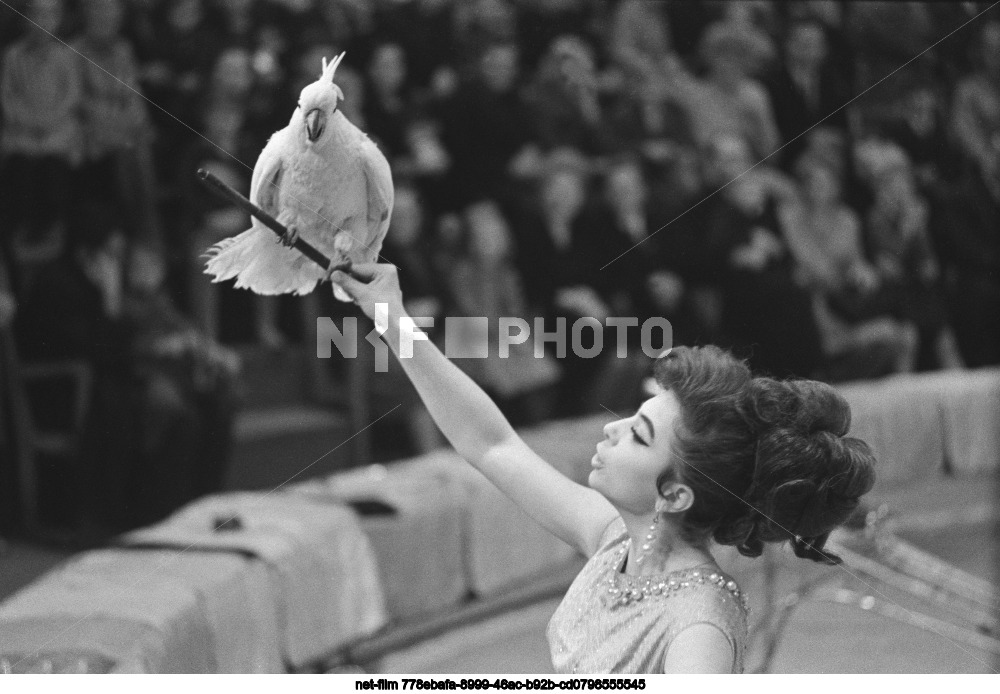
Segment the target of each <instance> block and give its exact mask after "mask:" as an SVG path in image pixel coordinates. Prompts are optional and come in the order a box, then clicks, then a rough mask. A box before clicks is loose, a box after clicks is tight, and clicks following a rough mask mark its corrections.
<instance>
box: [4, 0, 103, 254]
mask: <svg viewBox="0 0 1000 694" xmlns="http://www.w3.org/2000/svg"><path fill="white" fill-rule="evenodd" d="M27 17H28V20H29V21H31V22H34V23H35V24H36V25H37V26H38V28H37V29H36V30H34V31H28V32H26V33H25V34H24V36H23V38H21V39H20V40H18V41H16V42H15V43H13V44H12V45H11V46H9V47H8V48H7V49H6V51H5V52H4V54H3V58H2V60H3V65H2V67H0V70H2V72H0V110H2V112H3V130H2V133H0V186H2V187H3V189H4V191H5V193H4V199H5V201H6V202H5V204H4V205H3V206H2V207H3V211H0V227H2V228H0V239H2V246H3V249H4V251H5V252H6V253H8V254H9V255H11V256H12V257H17V256H23V255H24V251H25V250H27V249H29V248H33V249H36V250H40V249H45V248H46V247H47V250H48V255H49V256H51V255H54V254H58V252H59V249H60V245H61V243H62V242H63V239H64V237H65V224H66V203H67V199H68V196H69V193H70V188H71V185H70V179H71V177H72V176H73V168H74V167H75V166H77V165H79V163H80V159H81V158H82V156H83V146H82V145H83V143H82V140H81V138H80V123H79V121H78V120H77V111H78V110H79V109H80V106H81V97H82V84H81V75H80V72H79V70H78V69H77V65H76V60H75V57H74V55H73V53H72V52H71V51H70V50H69V49H67V48H66V47H65V46H64V45H63V44H62V43H60V42H59V39H58V36H59V34H60V33H61V29H62V24H63V5H62V3H61V2H59V1H58V0H32V1H31V2H30V3H29V4H28V12H27ZM15 248H16V251H17V252H14V251H15ZM43 255H44V253H43ZM15 270H16V268H15Z"/></svg>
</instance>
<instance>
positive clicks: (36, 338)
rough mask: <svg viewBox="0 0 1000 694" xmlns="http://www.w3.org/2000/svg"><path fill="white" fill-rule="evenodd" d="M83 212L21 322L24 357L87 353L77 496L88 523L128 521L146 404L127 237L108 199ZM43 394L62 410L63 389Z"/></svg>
mask: <svg viewBox="0 0 1000 694" xmlns="http://www.w3.org/2000/svg"><path fill="white" fill-rule="evenodd" d="M76 212H77V213H76V214H74V215H73V217H71V219H72V228H71V230H70V234H69V247H68V248H67V250H66V252H65V253H64V254H63V255H62V256H61V257H60V258H59V260H57V261H56V262H55V263H53V264H51V265H50V266H48V267H46V268H44V269H43V270H42V271H41V272H40V273H39V275H38V278H37V281H35V282H34V283H33V284H32V288H31V291H30V292H29V293H28V294H27V296H26V297H25V299H24V301H23V302H22V305H21V310H20V312H19V315H18V319H17V323H16V326H15V327H16V332H17V337H18V343H19V351H20V354H21V358H22V360H24V361H26V362H31V361H34V360H59V359H80V360H83V361H84V362H86V363H87V365H88V366H89V367H90V369H91V372H92V376H93V391H92V397H91V401H90V402H89V403H88V416H87V420H86V423H85V430H84V437H83V442H82V444H81V446H82V453H81V460H79V461H78V464H77V465H76V466H74V467H73V468H72V470H74V471H75V472H74V473H73V474H74V475H75V477H74V478H73V479H72V481H71V483H70V485H69V486H70V490H71V492H72V494H74V495H75V496H74V497H72V498H71V502H74V503H75V504H76V505H77V506H78V509H77V513H78V516H79V523H80V524H81V526H83V527H86V528H88V529H92V528H99V527H104V528H123V527H127V526H129V525H130V524H131V523H132V520H133V519H132V517H131V514H132V513H134V512H135V510H136V509H135V506H134V505H133V502H132V498H131V492H132V489H131V480H132V476H133V474H134V473H135V471H136V466H137V465H138V462H139V451H140V448H141V439H140V436H141V435H140V433H139V432H140V429H139V424H140V415H139V413H140V412H141V409H142V408H141V397H140V395H139V393H140V388H139V387H138V383H137V380H136V376H135V373H134V372H133V370H132V369H131V362H130V358H129V349H130V336H129V334H128V330H127V327H126V325H125V322H124V320H123V317H122V309H123V299H124V296H123V292H124V287H123V277H122V271H123V270H122V263H123V261H124V247H125V237H124V235H123V234H122V231H121V228H122V225H121V223H120V221H119V220H118V215H117V213H116V211H115V208H114V207H112V206H110V205H108V204H107V203H105V204H98V203H96V202H92V203H91V204H90V205H89V206H88V207H86V208H85V209H82V210H78V211H76ZM39 397H40V402H39V406H38V409H39V410H40V411H46V412H48V411H52V412H58V411H61V400H59V398H62V397H64V393H62V392H61V391H57V392H53V393H48V392H46V393H42V394H40V396H39Z"/></svg>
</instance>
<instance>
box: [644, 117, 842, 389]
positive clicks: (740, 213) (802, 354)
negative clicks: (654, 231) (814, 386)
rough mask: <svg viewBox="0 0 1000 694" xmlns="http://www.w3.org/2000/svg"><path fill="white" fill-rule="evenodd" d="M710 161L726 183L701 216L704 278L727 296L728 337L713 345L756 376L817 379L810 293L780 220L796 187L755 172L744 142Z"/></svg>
mask: <svg viewBox="0 0 1000 694" xmlns="http://www.w3.org/2000/svg"><path fill="white" fill-rule="evenodd" d="M709 156H710V160H709V166H708V168H709V176H710V179H709V180H710V181H711V182H712V183H714V184H716V185H722V184H727V185H725V187H724V188H722V190H721V192H720V193H719V194H718V195H717V196H714V197H713V198H711V199H710V200H708V201H706V203H705V210H704V212H703V214H702V224H703V229H702V233H703V240H701V245H702V246H703V248H704V250H703V251H702V252H703V253H704V255H705V256H706V257H707V259H708V262H707V263H706V265H709V266H710V267H711V269H710V270H709V269H706V271H705V272H704V273H703V274H704V275H707V276H708V277H713V276H714V278H715V279H716V281H717V282H718V284H719V285H720V287H721V289H722V297H723V310H722V324H723V331H724V333H723V335H722V336H720V339H718V340H716V341H719V342H723V343H725V342H729V343H731V344H732V346H733V347H734V348H736V349H737V350H738V351H739V352H740V353H742V354H745V355H746V357H747V358H748V359H749V360H750V363H751V364H753V365H754V366H755V368H757V369H761V370H763V371H766V372H769V373H772V374H775V375H780V376H790V375H795V376H799V377H803V378H807V377H812V376H815V375H817V374H818V373H819V370H820V368H821V366H822V363H823V358H824V355H823V351H822V345H821V344H820V336H819V331H818V329H817V326H816V321H815V316H814V314H813V306H812V294H811V292H810V291H809V290H808V289H806V288H804V287H801V286H799V284H798V283H797V282H796V278H795V263H794V260H793V259H792V255H791V253H790V252H789V250H788V247H787V245H786V244H785V241H784V239H783V238H782V234H781V229H780V226H779V223H778V219H777V208H778V206H779V205H780V204H781V203H782V202H784V201H787V200H788V199H789V198H790V197H791V196H793V195H794V186H793V185H792V183H791V181H789V180H787V179H786V178H785V177H784V176H783V175H781V174H780V173H779V172H778V171H777V170H775V169H772V168H770V167H767V166H764V165H761V166H757V167H753V160H752V157H751V153H750V148H749V145H748V144H747V143H746V142H745V141H743V140H740V139H739V138H735V137H729V138H721V139H720V140H719V141H718V142H717V143H716V144H715V146H714V147H713V148H712V150H711V152H710V155H709ZM741 174H742V175H741ZM667 231H668V230H664V231H663V232H660V234H659V235H662V234H664V233H667ZM696 250H697V249H694V248H692V251H696Z"/></svg>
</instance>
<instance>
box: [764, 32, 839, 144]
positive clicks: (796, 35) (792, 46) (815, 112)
mask: <svg viewBox="0 0 1000 694" xmlns="http://www.w3.org/2000/svg"><path fill="white" fill-rule="evenodd" d="M783 48H784V49H783V51H782V59H781V63H780V64H779V66H778V68H777V69H776V70H775V71H774V72H773V73H772V74H771V76H770V77H769V78H768V79H767V80H766V82H765V84H766V87H767V91H768V94H769V96H770V99H771V110H772V112H773V113H774V116H775V125H776V126H777V128H778V132H779V134H780V136H781V142H782V144H784V143H788V144H787V145H786V146H785V147H784V148H783V149H782V151H781V160H782V161H784V162H786V163H788V164H791V163H792V162H794V161H795V160H796V159H797V158H798V155H799V154H801V152H802V149H803V147H804V146H805V139H804V138H799V136H800V135H802V134H803V133H805V132H807V131H808V130H810V129H811V128H813V127H814V126H815V125H816V124H817V123H819V122H820V121H823V123H824V124H825V125H827V126H833V127H839V128H844V127H846V126H847V110H846V109H844V108H842V107H843V106H844V104H846V103H847V101H848V99H849V98H850V96H851V95H850V93H849V88H850V85H849V84H846V83H845V82H844V78H843V75H842V74H841V71H840V70H838V69H837V66H834V65H831V64H830V62H829V60H828V58H829V45H828V41H827V37H826V30H825V28H824V27H823V25H822V24H821V23H820V22H819V21H817V20H815V19H808V18H803V19H798V20H794V21H792V23H791V24H790V26H789V28H788V30H787V33H786V35H785V41H784V47H783Z"/></svg>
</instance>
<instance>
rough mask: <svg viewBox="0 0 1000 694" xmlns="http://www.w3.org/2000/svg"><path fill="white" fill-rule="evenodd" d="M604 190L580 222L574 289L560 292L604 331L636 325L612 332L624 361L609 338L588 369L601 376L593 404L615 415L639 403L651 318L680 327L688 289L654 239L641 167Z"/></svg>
mask: <svg viewBox="0 0 1000 694" xmlns="http://www.w3.org/2000/svg"><path fill="white" fill-rule="evenodd" d="M603 184H604V185H603V189H602V190H601V194H600V195H597V196H594V197H593V198H592V199H591V200H590V201H589V202H588V204H586V205H585V206H584V207H583V208H582V209H581V210H580V212H579V213H578V214H577V215H576V217H575V219H574V220H573V224H572V234H573V236H572V246H571V249H570V267H571V268H572V272H573V275H572V283H567V284H568V286H566V287H565V288H562V289H560V291H559V292H558V293H557V295H556V303H557V305H559V306H560V307H561V308H562V309H563V310H564V311H567V312H568V313H570V314H576V315H577V316H582V317H585V318H592V319H596V320H598V321H600V322H602V323H603V322H604V321H605V320H606V319H607V318H608V317H612V316H616V317H619V316H624V317H630V318H635V319H636V325H633V326H630V327H627V328H626V327H620V328H617V329H616V330H614V331H611V332H612V333H614V334H615V336H616V337H618V335H617V332H618V331H619V330H621V331H624V333H625V340H624V342H625V344H626V346H627V351H626V353H625V354H624V355H623V354H620V353H618V351H617V345H615V348H614V350H613V349H612V345H611V344H610V339H611V338H606V340H607V341H606V343H605V349H604V353H602V354H601V355H600V356H599V358H595V359H592V360H589V361H591V362H592V363H591V364H590V365H589V367H588V368H590V369H592V370H594V371H595V374H596V375H595V383H594V385H593V386H592V393H591V394H590V395H591V397H592V398H594V401H595V402H596V403H600V404H603V405H605V406H606V407H609V408H611V409H615V408H616V407H625V406H627V403H629V402H634V400H635V398H637V397H638V393H639V390H638V388H639V383H640V382H641V380H642V377H643V376H644V375H645V372H646V370H647V369H648V367H649V356H648V355H646V354H644V353H643V351H642V347H643V344H642V340H641V337H642V329H641V326H642V325H643V323H644V322H645V321H646V320H647V319H650V318H666V319H668V320H670V321H671V322H674V321H677V320H678V318H679V317H680V316H681V315H682V309H683V307H684V298H685V290H686V286H685V283H684V281H683V280H682V279H681V277H680V276H679V275H678V274H677V272H675V271H674V269H673V266H672V264H671V263H670V260H669V259H667V258H665V256H664V254H663V253H662V250H661V247H660V246H659V244H658V243H657V239H656V238H655V237H653V236H651V234H652V233H653V232H655V231H656V230H657V227H654V226H652V221H651V219H650V211H651V208H650V202H649V189H648V183H647V181H646V177H645V171H644V170H643V168H642V166H641V163H640V162H639V160H638V159H636V158H634V157H629V156H621V157H619V158H617V159H615V160H614V161H613V162H612V163H611V164H610V166H609V167H608V170H607V172H606V174H605V177H604V181H603ZM611 403H615V404H611ZM587 405H588V406H590V407H592V406H593V404H592V403H587Z"/></svg>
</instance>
